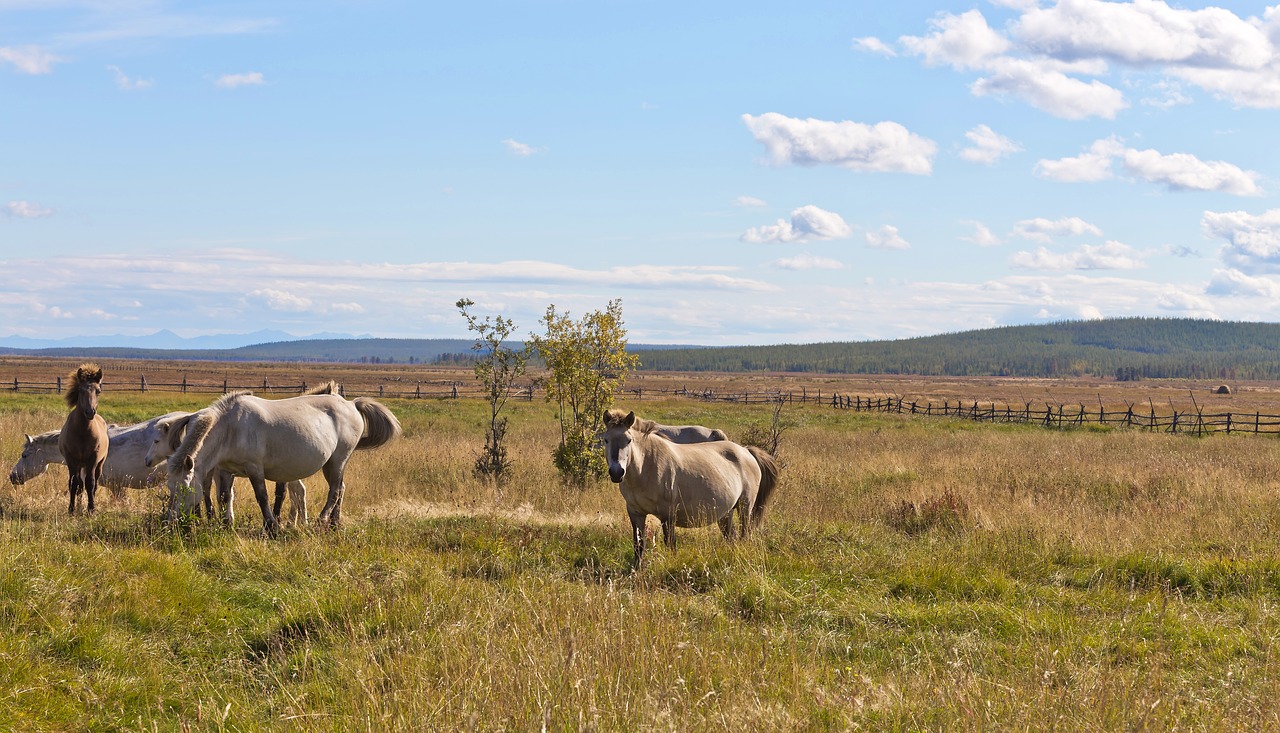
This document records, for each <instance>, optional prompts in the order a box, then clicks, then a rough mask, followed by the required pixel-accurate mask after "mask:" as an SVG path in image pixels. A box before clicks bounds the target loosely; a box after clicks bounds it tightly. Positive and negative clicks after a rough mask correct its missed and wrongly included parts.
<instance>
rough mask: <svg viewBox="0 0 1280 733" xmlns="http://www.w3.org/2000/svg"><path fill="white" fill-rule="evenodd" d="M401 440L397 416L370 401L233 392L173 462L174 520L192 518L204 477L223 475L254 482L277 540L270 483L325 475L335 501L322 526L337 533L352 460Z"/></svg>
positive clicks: (197, 425) (195, 423) (190, 431)
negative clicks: (213, 473) (182, 516)
mask: <svg viewBox="0 0 1280 733" xmlns="http://www.w3.org/2000/svg"><path fill="white" fill-rule="evenodd" d="M400 434H401V428H400V421H399V420H397V419H396V416H395V415H394V414H393V413H392V412H391V411H390V410H388V409H387V408H386V407H384V406H383V405H382V404H381V403H379V402H377V401H376V400H372V399H369V398H367V397H357V398H356V399H355V400H352V401H348V400H347V399H346V398H345V397H342V396H341V395H337V394H313V395H299V396H298V397H289V398H287V399H283V400H264V399H262V398H260V397H255V396H253V395H252V394H250V393H248V392H230V393H228V394H225V395H223V396H222V397H220V398H219V399H218V400H216V401H215V402H214V403H213V404H211V405H210V406H209V407H206V408H205V409H203V410H200V411H199V412H197V413H196V414H195V415H193V416H192V417H191V420H190V421H189V422H188V424H187V427H186V434H185V435H184V436H183V438H182V442H181V443H180V444H179V446H178V449H177V450H176V451H175V452H174V454H173V455H172V456H170V457H169V462H168V470H169V478H168V482H167V483H168V487H169V511H168V519H169V520H170V521H174V520H176V519H177V518H178V515H179V502H180V501H181V503H182V505H183V506H182V510H183V511H185V512H187V513H193V512H192V510H193V509H194V508H195V506H197V505H198V504H199V501H200V498H199V497H200V494H201V492H202V491H203V484H204V482H206V477H207V476H208V474H209V472H210V471H211V470H214V469H219V470H223V471H227V472H230V473H233V474H235V475H238V476H246V477H248V479H249V482H250V483H252V484H253V491H254V495H255V496H256V497H257V500H258V507H259V508H260V509H261V510H262V523H263V528H264V529H265V530H266V531H267V533H268V534H274V533H275V531H276V529H277V526H278V523H277V521H276V516H275V513H274V512H272V509H271V507H270V506H268V504H267V488H266V481H277V482H278V481H285V482H288V481H299V480H301V479H303V478H306V477H307V476H310V475H311V474H313V473H315V472H316V471H322V472H323V473H324V478H325V481H326V482H327V483H328V484H329V497H328V500H327V501H326V502H325V505H324V508H323V509H322V510H321V512H320V521H321V522H325V521H328V522H329V524H330V526H331V527H336V526H338V523H339V521H340V519H341V513H342V495H343V493H344V491H345V490H346V487H345V485H344V483H343V475H344V473H345V471H346V466H347V461H348V460H350V458H351V455H352V453H354V452H355V451H356V450H365V449H372V448H377V447H379V446H383V445H386V444H387V443H389V442H391V441H392V440H394V439H395V438H397V437H399V436H400ZM193 489H194V491H193Z"/></svg>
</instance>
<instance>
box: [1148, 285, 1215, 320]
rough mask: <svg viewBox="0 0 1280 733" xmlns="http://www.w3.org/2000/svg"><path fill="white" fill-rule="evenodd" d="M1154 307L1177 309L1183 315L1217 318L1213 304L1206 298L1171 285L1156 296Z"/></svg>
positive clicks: (1169, 309) (1167, 309)
mask: <svg viewBox="0 0 1280 733" xmlns="http://www.w3.org/2000/svg"><path fill="white" fill-rule="evenodd" d="M1156 307H1157V308H1159V309H1160V310H1166V311H1178V312H1179V313H1181V314H1182V315H1184V316H1195V317H1201V318H1217V316H1216V315H1215V314H1214V312H1213V305H1212V304H1211V303H1210V302H1209V301H1208V300H1206V299H1204V298H1202V297H1200V296H1199V295H1196V294H1194V293H1188V292H1187V291H1185V290H1182V289H1180V288H1177V287H1174V286H1172V285H1170V286H1168V287H1166V288H1165V290H1164V291H1163V292H1161V293H1160V294H1159V295H1158V296H1157V297H1156Z"/></svg>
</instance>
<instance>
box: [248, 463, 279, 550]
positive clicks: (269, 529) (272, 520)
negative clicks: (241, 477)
mask: <svg viewBox="0 0 1280 733" xmlns="http://www.w3.org/2000/svg"><path fill="white" fill-rule="evenodd" d="M249 482H250V483H252V484H253V495H254V496H255V497H257V499H258V508H260V509H261V510H262V529H263V530H265V531H266V533H267V535H268V536H270V537H275V535H276V530H277V529H279V527H280V523H279V522H277V521H276V515H275V513H274V512H272V511H271V502H270V501H269V499H268V497H267V481H266V479H264V478H263V477H262V474H261V473H258V474H257V475H254V476H250V477H249Z"/></svg>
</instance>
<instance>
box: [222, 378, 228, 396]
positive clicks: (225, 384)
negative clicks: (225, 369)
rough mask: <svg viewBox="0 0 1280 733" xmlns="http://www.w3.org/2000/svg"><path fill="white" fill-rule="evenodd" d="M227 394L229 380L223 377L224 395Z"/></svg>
mask: <svg viewBox="0 0 1280 733" xmlns="http://www.w3.org/2000/svg"><path fill="white" fill-rule="evenodd" d="M226 393H227V378H226V377H223V378H222V394H226Z"/></svg>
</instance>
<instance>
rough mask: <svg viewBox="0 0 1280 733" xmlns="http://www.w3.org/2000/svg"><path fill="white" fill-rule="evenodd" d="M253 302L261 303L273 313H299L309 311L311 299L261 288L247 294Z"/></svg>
mask: <svg viewBox="0 0 1280 733" xmlns="http://www.w3.org/2000/svg"><path fill="white" fill-rule="evenodd" d="M249 297H250V298H251V299H253V300H257V301H260V302H262V303H263V304H264V305H266V306H267V307H268V308H270V309H271V310H273V311H285V312H290V313H301V312H304V311H308V310H311V299H310V298H304V297H302V296H301V295H295V294H293V293H289V292H286V291H283V290H276V289H274V288H261V289H258V290H254V291H252V292H250V293H249Z"/></svg>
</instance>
